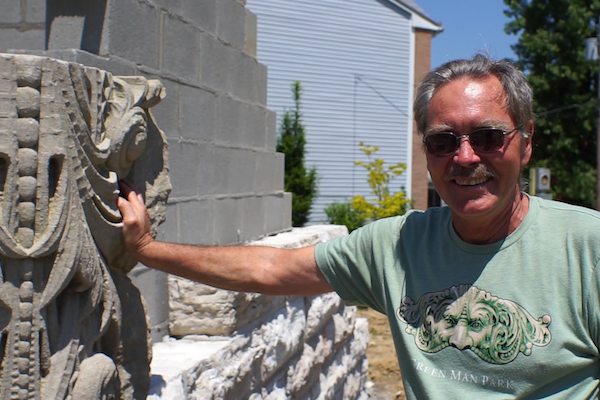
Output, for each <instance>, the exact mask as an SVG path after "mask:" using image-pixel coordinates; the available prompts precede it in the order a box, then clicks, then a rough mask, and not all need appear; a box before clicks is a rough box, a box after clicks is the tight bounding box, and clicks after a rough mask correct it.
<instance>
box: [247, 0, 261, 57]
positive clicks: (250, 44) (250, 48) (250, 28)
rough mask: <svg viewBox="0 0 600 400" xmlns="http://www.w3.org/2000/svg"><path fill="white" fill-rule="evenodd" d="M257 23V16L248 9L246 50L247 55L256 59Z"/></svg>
mask: <svg viewBox="0 0 600 400" xmlns="http://www.w3.org/2000/svg"><path fill="white" fill-rule="evenodd" d="M257 22H258V21H257V19H256V15H255V14H254V13H252V12H251V11H250V10H248V9H246V32H245V35H246V46H245V47H244V50H245V52H246V53H247V54H250V55H251V56H254V57H256V43H257V25H258V24H257Z"/></svg>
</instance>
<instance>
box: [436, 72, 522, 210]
mask: <svg viewBox="0 0 600 400" xmlns="http://www.w3.org/2000/svg"><path fill="white" fill-rule="evenodd" d="M427 126H428V131H427V132H426V133H425V135H428V134H431V133H436V132H448V131H451V132H454V133H455V134H456V135H468V134H470V133H471V132H472V131H474V130H475V129H478V128H487V127H493V128H500V129H502V130H504V131H510V130H512V129H514V128H516V126H515V125H514V122H513V120H512V118H511V117H510V115H509V114H508V110H507V109H506V105H505V95H504V89H503V87H502V84H501V83H500V81H499V80H498V78H496V77H495V76H493V75H490V76H488V77H486V78H484V79H478V80H474V79H472V78H469V77H463V78H460V79H458V80H455V81H452V82H450V83H448V84H446V85H444V86H442V87H441V88H440V89H439V90H438V91H437V92H436V93H435V94H434V95H433V97H432V99H431V102H430V104H429V113H428V125H427ZM523 129H525V130H526V131H527V132H532V129H533V122H532V121H530V123H529V124H528V126H525V127H523ZM530 156H531V139H524V138H522V136H521V134H520V133H518V132H514V133H512V134H508V135H506V136H505V140H504V145H503V146H502V147H501V148H500V149H499V150H497V151H493V152H489V153H483V152H476V151H474V150H473V148H472V147H471V144H470V143H469V141H468V140H467V139H465V138H463V139H461V143H460V147H459V148H458V149H457V150H456V151H455V152H454V153H452V154H450V155H447V156H443V157H436V156H433V155H431V154H429V152H427V169H428V170H429V173H430V175H431V179H432V181H433V184H434V186H435V188H436V189H437V191H438V193H439V195H440V197H441V198H442V199H443V200H444V201H445V202H446V204H448V205H449V206H450V208H451V209H452V211H453V214H454V216H455V217H461V218H467V219H468V218H470V217H488V218H490V219H491V220H493V219H494V217H498V216H501V215H503V213H506V212H507V210H508V209H510V207H511V205H512V203H513V202H514V201H515V199H516V198H517V196H518V195H519V193H518V190H517V183H518V180H519V176H520V173H521V169H522V167H523V166H524V165H526V164H527V163H528V162H529V158H530Z"/></svg>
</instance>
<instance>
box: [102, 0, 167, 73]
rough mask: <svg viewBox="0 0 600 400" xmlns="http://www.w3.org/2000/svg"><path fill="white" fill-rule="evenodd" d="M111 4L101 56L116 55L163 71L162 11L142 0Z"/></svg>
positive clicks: (120, 0)
mask: <svg viewBox="0 0 600 400" xmlns="http://www.w3.org/2000/svg"><path fill="white" fill-rule="evenodd" d="M108 4H109V7H108V10H107V17H106V19H105V21H106V23H105V29H104V30H103V38H102V45H101V47H100V52H99V54H100V55H103V56H110V55H111V54H114V55H117V56H119V57H123V58H125V59H128V60H131V61H134V62H136V63H138V64H142V65H145V66H148V67H150V68H154V69H159V53H160V49H161V43H160V29H161V27H160V18H161V13H160V10H159V9H157V8H156V7H153V6H151V5H150V4H148V3H144V2H140V1H127V0H119V1H111V2H109V3H108ZM132 21H135V24H133V23H132Z"/></svg>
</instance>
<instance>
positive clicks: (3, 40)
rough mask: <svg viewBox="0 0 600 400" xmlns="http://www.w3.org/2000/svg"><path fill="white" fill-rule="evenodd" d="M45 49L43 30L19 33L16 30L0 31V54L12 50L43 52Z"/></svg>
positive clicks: (4, 29)
mask: <svg viewBox="0 0 600 400" xmlns="http://www.w3.org/2000/svg"><path fill="white" fill-rule="evenodd" d="M45 48H46V32H44V30H43V29H32V30H29V31H25V32H21V31H19V30H18V29H12V28H2V29H0V53H1V52H7V51H8V52H13V50H19V49H21V50H22V49H27V50H44V49H45Z"/></svg>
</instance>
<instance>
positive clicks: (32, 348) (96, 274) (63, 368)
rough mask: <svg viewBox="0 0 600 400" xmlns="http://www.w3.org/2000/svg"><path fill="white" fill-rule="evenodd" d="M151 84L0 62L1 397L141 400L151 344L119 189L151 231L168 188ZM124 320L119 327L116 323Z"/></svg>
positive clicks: (20, 61)
mask: <svg viewBox="0 0 600 400" xmlns="http://www.w3.org/2000/svg"><path fill="white" fill-rule="evenodd" d="M163 95H164V90H163V88H162V85H161V84H160V83H159V82H158V81H151V80H150V81H149V80H146V79H145V78H142V77H115V76H112V75H111V74H110V73H107V72H106V71H102V70H98V69H94V68H86V67H83V66H81V65H79V64H74V63H67V62H62V61H58V60H55V59H51V58H45V57H36V56H26V55H9V54H0V357H1V363H0V398H1V399H52V400H54V399H83V400H88V399H89V400H92V399H106V398H120V399H134V398H135V399H143V398H145V397H146V395H147V393H148V388H149V383H150V376H149V363H150V358H151V348H150V345H149V341H148V332H147V322H146V317H145V312H144V306H143V303H142V300H141V297H140V294H139V291H137V290H136V289H135V287H134V286H133V285H132V284H131V282H130V281H129V278H127V276H126V275H125V274H126V273H127V272H128V271H129V269H131V268H132V267H133V266H134V265H135V261H133V260H132V259H131V258H129V257H128V256H127V255H126V253H125V252H124V250H123V248H122V245H121V237H120V230H121V225H122V224H121V216H120V213H119V211H118V208H117V206H116V200H117V197H118V195H119V187H118V182H119V180H120V179H124V178H126V179H128V180H130V181H131V182H133V183H134V184H137V186H138V187H140V189H142V192H143V195H144V196H145V199H146V200H145V201H146V203H147V205H148V206H149V210H150V214H151V220H152V226H153V230H154V232H156V227H157V225H158V223H160V222H161V221H162V220H163V219H164V215H165V204H166V199H167V196H168V193H169V191H170V183H169V179H168V166H167V159H166V156H167V149H166V144H165V140H164V137H163V135H162V133H161V132H160V131H159V129H158V128H157V127H156V125H155V124H154V120H153V119H152V116H151V115H150V114H149V112H148V109H149V108H150V107H152V106H154V105H155V104H157V103H158V102H159V101H160V99H161V98H162V97H163ZM124 315H126V316H127V317H126V318H124V317H123V316H124Z"/></svg>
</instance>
